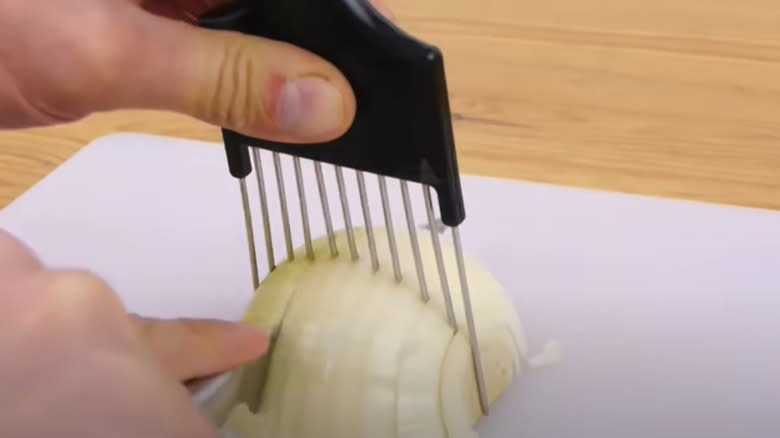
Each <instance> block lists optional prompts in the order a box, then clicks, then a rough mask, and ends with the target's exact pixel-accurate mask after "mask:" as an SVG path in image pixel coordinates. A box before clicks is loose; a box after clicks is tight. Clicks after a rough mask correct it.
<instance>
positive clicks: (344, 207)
mask: <svg viewBox="0 0 780 438" xmlns="http://www.w3.org/2000/svg"><path fill="white" fill-rule="evenodd" d="M334 169H335V171H336V184H337V185H338V187H339V198H341V211H342V213H343V214H344V228H345V229H346V231H347V242H348V243H349V252H350V255H351V256H352V260H357V259H358V252H357V245H355V230H354V229H353V228H352V215H351V213H350V211H349V200H348V199H347V189H346V187H345V185H344V170H343V169H342V168H341V167H339V166H335V167H334Z"/></svg>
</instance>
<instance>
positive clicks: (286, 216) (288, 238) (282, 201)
mask: <svg viewBox="0 0 780 438" xmlns="http://www.w3.org/2000/svg"><path fill="white" fill-rule="evenodd" d="M273 157H274V171H275V173H276V185H277V188H278V189H279V209H280V210H281V212H282V227H283V228H284V243H285V246H286V247H287V259H288V260H289V261H293V260H294V259H295V252H294V250H293V244H292V232H291V231H290V212H289V210H288V209H287V193H286V192H285V189H284V176H283V174H282V161H281V157H280V156H279V153H277V152H274V154H273Z"/></svg>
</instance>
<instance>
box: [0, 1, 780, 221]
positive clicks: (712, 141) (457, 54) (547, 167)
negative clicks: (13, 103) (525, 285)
mask: <svg viewBox="0 0 780 438" xmlns="http://www.w3.org/2000/svg"><path fill="white" fill-rule="evenodd" d="M387 1H388V3H389V4H390V5H391V7H392V8H393V10H394V11H395V13H396V14H397V16H398V21H399V24H400V25H401V26H402V27H403V28H405V29H406V30H408V31H409V32H410V33H412V34H414V35H416V36H418V37H420V38H422V39H425V40H428V41H429V42H432V43H434V44H437V45H438V46H440V47H441V49H442V50H443V51H444V53H445V57H446V64H447V69H448V76H449V78H448V79H449V86H450V90H451V99H452V108H453V111H454V113H455V120H456V123H455V125H456V137H457V142H458V148H459V153H460V156H461V158H460V161H461V165H462V167H463V170H464V171H465V172H468V173H477V174H484V175H492V176H499V177H505V178H514V179H524V180H531V181H539V182H546V183H553V184H563V185H570V186H579V187H588V188H597V189H604V190H613V191H621V192H629V193H640V194H646V195H654V196H663V197H675V198H685V199H691V200H699V201H706V202H717V203H729V204H736V205H742V206H750V207H763V208H772V209H780V3H778V2H776V1H775V0H710V1H708V2H694V1H692V0H687V1H685V0H654V1H653V2H647V1H644V0H642V1H640V0H545V1H544V2H531V1H528V0H481V1H474V0H446V1H445V0H387ZM118 131H125V132H127V131H133V132H145V133H153V134H160V135H170V136H179V137H188V138H195V139H201V140H212V141H218V140H219V131H218V130H217V129H216V128H214V127H211V126H207V125H205V124H203V123H200V122H198V121H195V120H193V119H190V118H188V117H184V116H180V115H175V114H168V113H159V112H148V111H127V112H125V111H122V112H116V113H109V114H100V115H95V116H93V117H90V118H88V119H85V120H83V121H81V122H78V123H74V124H69V125H65V126H58V127H52V128H42V129H33V130H24V131H10V132H3V133H0V207H2V206H3V205H6V204H7V203H8V202H10V201H11V200H13V199H14V198H15V197H17V196H18V195H19V194H21V193H22V192H23V191H24V190H25V189H27V188H28V187H30V186H31V185H32V184H34V183H35V182H36V181H38V180H39V179H40V178H42V177H43V176H45V175H46V174H47V173H48V172H50V171H51V170H52V169H53V168H55V167H56V166H57V165H58V164H60V163H61V162H63V161H64V160H66V159H67V158H68V157H69V156H71V155H72V154H73V153H74V152H76V151H77V150H78V149H79V148H80V147H83V146H84V145H85V144H87V143H89V142H90V141H91V140H93V139H95V138H97V137H100V136H103V135H107V134H111V133H114V132H118Z"/></svg>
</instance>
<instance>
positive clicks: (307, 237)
mask: <svg viewBox="0 0 780 438" xmlns="http://www.w3.org/2000/svg"><path fill="white" fill-rule="evenodd" d="M293 166H294V167H295V181H296V183H297V185H298V201H299V202H300V208H301V222H302V223H303V241H304V244H305V245H306V257H307V258H308V259H309V260H314V248H313V247H312V243H311V229H310V227H309V209H308V207H307V205H306V189H305V187H304V186H303V172H302V171H301V159H300V158H298V157H293Z"/></svg>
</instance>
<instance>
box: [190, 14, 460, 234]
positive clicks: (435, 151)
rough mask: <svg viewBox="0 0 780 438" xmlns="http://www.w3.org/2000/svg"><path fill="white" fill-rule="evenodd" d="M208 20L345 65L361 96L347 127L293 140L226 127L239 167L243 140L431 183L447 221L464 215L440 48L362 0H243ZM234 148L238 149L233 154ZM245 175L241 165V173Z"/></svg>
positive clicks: (227, 141) (204, 23)
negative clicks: (320, 137) (325, 138)
mask: <svg viewBox="0 0 780 438" xmlns="http://www.w3.org/2000/svg"><path fill="white" fill-rule="evenodd" d="M201 25H202V26H204V27H210V28H218V29H230V30H234V31H239V32H242V33H247V34H251V35H256V36H262V37H266V38H271V39H275V40H280V41H284V42H288V43H291V44H294V45H297V46H299V47H302V48H304V49H307V50H309V51H311V52H313V53H316V54H318V55H320V56H321V57H323V58H325V59H327V60H328V61H330V62H331V63H333V64H334V65H335V66H336V67H338V68H339V70H341V71H342V72H343V73H344V75H345V76H346V77H347V80H348V81H349V82H350V84H351V86H352V88H353V90H354V92H355V96H356V98H357V114H356V116H355V120H354V122H353V124H352V126H351V127H350V129H349V130H348V131H347V133H346V134H344V135H343V136H341V137H340V138H338V139H336V140H334V141H330V142H326V143H318V144H311V145H299V144H296V145H290V144H285V143H277V142H271V141H266V140H263V139H257V138H251V137H246V136H244V135H241V134H238V133H236V132H233V131H230V130H226V129H225V130H223V136H224V139H225V145H226V147H227V148H228V155H231V153H234V154H236V156H235V157H233V158H229V161H230V160H232V161H233V162H234V165H231V172H232V171H233V170H232V168H233V167H240V166H238V164H235V163H240V162H241V161H242V160H241V158H240V157H238V155H239V154H242V153H245V151H243V152H242V149H241V145H248V146H251V147H259V148H263V149H267V150H271V151H276V152H281V153H285V154H290V155H296V156H299V157H302V158H310V159H313V160H318V161H322V162H326V163H331V164H336V165H340V166H344V167H347V168H352V169H357V170H363V171H367V172H371V173H376V174H381V175H385V176H388V177H394V178H400V179H404V180H408V181H414V182H419V183H423V184H426V185H430V186H432V187H433V188H434V189H435V190H436V192H437V195H438V200H439V208H440V211H441V215H442V221H443V222H444V223H445V224H447V225H450V226H455V225H459V224H460V223H461V222H462V221H463V220H464V218H465V209H464V205H463V194H462V192H461V186H460V177H459V173H458V166H457V159H456V153H455V144H454V138H453V132H452V122H451V117H450V109H449V98H448V94H447V84H446V78H445V72H444V63H443V60H442V55H441V53H440V51H439V50H438V49H437V48H436V47H433V46H431V45H428V44H425V43H424V42H421V41H419V40H417V39H414V38H412V37H411V36H409V35H407V34H406V33H404V32H403V31H402V30H400V29H398V28H397V27H396V26H394V25H393V24H392V23H390V22H389V21H387V20H386V19H385V18H384V17H383V16H382V15H381V14H379V12H377V11H376V10H375V9H374V8H373V7H372V6H371V5H370V4H369V3H368V2H367V1H366V0H245V1H241V2H238V3H235V4H233V5H231V6H228V7H227V8H223V9H221V10H217V11H212V12H211V13H209V14H207V15H206V16H204V17H202V18H201ZM231 151H232V152H231ZM239 173H240V172H239Z"/></svg>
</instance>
